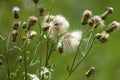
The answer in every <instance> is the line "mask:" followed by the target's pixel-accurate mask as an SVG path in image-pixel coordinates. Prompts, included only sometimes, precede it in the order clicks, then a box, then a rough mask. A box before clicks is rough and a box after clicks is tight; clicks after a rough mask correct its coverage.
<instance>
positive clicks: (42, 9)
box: [39, 7, 44, 16]
mask: <svg viewBox="0 0 120 80" xmlns="http://www.w3.org/2000/svg"><path fill="white" fill-rule="evenodd" d="M39 15H40V16H44V8H43V7H40V8H39Z"/></svg>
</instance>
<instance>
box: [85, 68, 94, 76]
mask: <svg viewBox="0 0 120 80" xmlns="http://www.w3.org/2000/svg"><path fill="white" fill-rule="evenodd" d="M94 73H95V67H91V68H90V69H89V70H88V71H87V72H86V73H85V76H86V77H90V76H91V75H92V74H94Z"/></svg>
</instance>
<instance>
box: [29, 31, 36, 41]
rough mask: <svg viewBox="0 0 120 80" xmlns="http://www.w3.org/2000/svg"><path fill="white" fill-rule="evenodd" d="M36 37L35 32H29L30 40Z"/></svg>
mask: <svg viewBox="0 0 120 80" xmlns="http://www.w3.org/2000/svg"><path fill="white" fill-rule="evenodd" d="M36 35H37V32H36V31H31V32H30V38H31V39H32V38H33V37H34V36H36Z"/></svg>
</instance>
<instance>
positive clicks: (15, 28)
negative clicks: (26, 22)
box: [12, 22, 20, 30]
mask: <svg viewBox="0 0 120 80" xmlns="http://www.w3.org/2000/svg"><path fill="white" fill-rule="evenodd" d="M19 25H20V22H14V23H13V26H12V27H13V29H14V30H17V29H18V27H19Z"/></svg>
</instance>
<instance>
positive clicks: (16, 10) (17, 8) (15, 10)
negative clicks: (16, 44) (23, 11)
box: [12, 6, 20, 19]
mask: <svg viewBox="0 0 120 80" xmlns="http://www.w3.org/2000/svg"><path fill="white" fill-rule="evenodd" d="M12 11H13V14H14V18H15V19H18V18H19V14H18V12H19V11H20V8H19V7H17V6H15V7H13V10H12Z"/></svg>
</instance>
